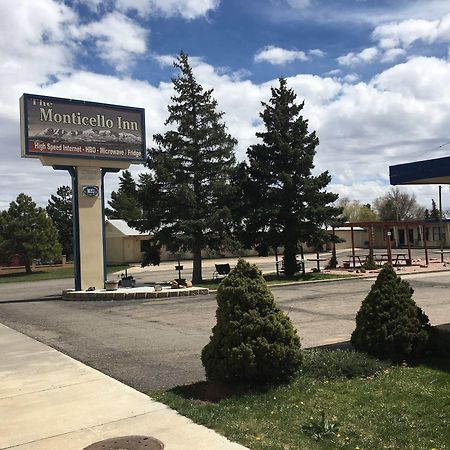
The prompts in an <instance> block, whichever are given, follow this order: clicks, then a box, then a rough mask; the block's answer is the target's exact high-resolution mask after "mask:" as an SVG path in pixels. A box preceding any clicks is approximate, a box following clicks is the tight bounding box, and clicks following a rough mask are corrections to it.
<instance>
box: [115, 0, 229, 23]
mask: <svg viewBox="0 0 450 450" xmlns="http://www.w3.org/2000/svg"><path fill="white" fill-rule="evenodd" d="M219 4H220V0H117V7H118V8H119V9H120V10H122V11H137V12H138V13H139V14H140V15H142V16H149V15H153V16H154V15H160V16H164V17H183V18H184V19H196V18H198V17H202V16H205V15H206V14H208V13H209V12H210V11H213V10H215V9H217V8H218V6H219Z"/></svg>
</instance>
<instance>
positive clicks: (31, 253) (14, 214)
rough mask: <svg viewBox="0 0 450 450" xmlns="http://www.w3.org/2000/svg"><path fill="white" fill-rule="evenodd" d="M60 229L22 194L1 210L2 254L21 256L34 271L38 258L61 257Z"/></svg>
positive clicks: (28, 269)
mask: <svg viewBox="0 0 450 450" xmlns="http://www.w3.org/2000/svg"><path fill="white" fill-rule="evenodd" d="M61 250H62V248H61V244H60V243H59V241H58V230H57V229H56V227H55V225H54V224H53V222H52V220H51V219H50V217H48V216H47V214H46V213H45V210H44V209H43V208H39V207H37V206H36V203H34V202H33V200H32V198H31V197H29V196H28V195H25V194H19V195H18V196H17V199H16V200H15V201H13V202H11V203H10V204H9V208H8V209H7V210H6V211H2V212H1V213H0V255H2V259H3V258H8V257H11V256H14V255H18V256H20V257H21V259H22V261H23V264H24V266H25V270H26V272H27V273H31V269H32V264H33V260H34V259H45V260H57V259H59V258H60V257H61Z"/></svg>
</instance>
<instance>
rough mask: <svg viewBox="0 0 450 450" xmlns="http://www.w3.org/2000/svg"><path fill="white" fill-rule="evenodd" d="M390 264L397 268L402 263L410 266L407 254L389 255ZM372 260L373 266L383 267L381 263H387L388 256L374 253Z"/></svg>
mask: <svg viewBox="0 0 450 450" xmlns="http://www.w3.org/2000/svg"><path fill="white" fill-rule="evenodd" d="M391 259H392V264H393V265H394V266H399V265H400V263H401V262H402V261H404V262H405V265H406V266H410V265H411V260H410V259H409V255H408V253H395V254H392V255H391ZM373 260H374V261H375V264H378V265H380V266H381V265H383V263H387V262H389V255H388V254H387V253H374V255H373Z"/></svg>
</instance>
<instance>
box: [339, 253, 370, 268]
mask: <svg viewBox="0 0 450 450" xmlns="http://www.w3.org/2000/svg"><path fill="white" fill-rule="evenodd" d="M361 258H363V261H362V260H361ZM367 258H368V255H353V253H352V254H350V255H347V259H346V260H345V261H344V264H346V265H347V264H348V266H350V264H353V266H355V265H356V261H358V263H359V266H362V265H363V264H364V263H365V262H366V261H367Z"/></svg>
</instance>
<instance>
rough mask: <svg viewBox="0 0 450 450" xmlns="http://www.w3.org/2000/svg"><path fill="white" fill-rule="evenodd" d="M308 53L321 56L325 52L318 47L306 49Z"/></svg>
mask: <svg viewBox="0 0 450 450" xmlns="http://www.w3.org/2000/svg"><path fill="white" fill-rule="evenodd" d="M308 55H311V56H317V57H318V58H323V57H324V56H326V53H325V52H324V51H323V50H320V48H313V49H312V50H308Z"/></svg>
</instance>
